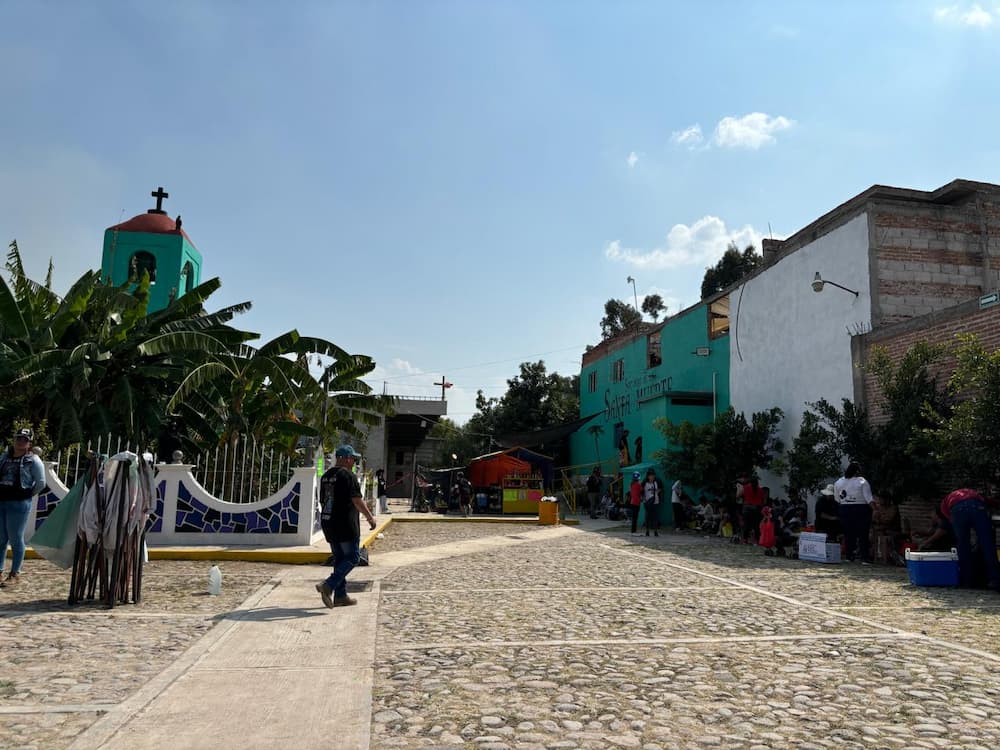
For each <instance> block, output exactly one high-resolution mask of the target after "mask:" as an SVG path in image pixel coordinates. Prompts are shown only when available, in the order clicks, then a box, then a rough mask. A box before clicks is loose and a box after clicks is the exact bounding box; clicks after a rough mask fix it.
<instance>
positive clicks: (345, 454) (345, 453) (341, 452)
mask: <svg viewBox="0 0 1000 750" xmlns="http://www.w3.org/2000/svg"><path fill="white" fill-rule="evenodd" d="M333 455H334V456H335V457H337V458H361V454H360V453H358V452H357V451H356V450H354V446H351V445H342V446H340V447H339V448H337V451H336V453H334V454H333Z"/></svg>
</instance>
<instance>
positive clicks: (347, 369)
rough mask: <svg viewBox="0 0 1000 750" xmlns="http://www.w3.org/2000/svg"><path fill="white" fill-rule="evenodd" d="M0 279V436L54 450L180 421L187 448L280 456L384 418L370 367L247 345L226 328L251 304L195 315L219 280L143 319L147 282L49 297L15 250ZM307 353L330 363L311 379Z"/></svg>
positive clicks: (341, 355) (312, 341)
mask: <svg viewBox="0 0 1000 750" xmlns="http://www.w3.org/2000/svg"><path fill="white" fill-rule="evenodd" d="M6 269H7V272H8V274H9V276H10V279H11V283H10V284H7V282H6V281H5V280H3V279H0V334H2V335H0V424H11V423H12V422H13V420H14V419H15V418H18V417H21V418H24V417H28V416H30V418H31V419H32V420H33V421H35V422H47V424H48V429H49V432H50V434H51V435H52V438H53V442H54V444H55V447H56V448H60V447H64V446H66V445H68V444H72V443H76V442H83V441H85V440H87V439H93V438H94V437H96V436H97V435H106V434H109V433H110V434H113V435H117V436H119V437H122V438H125V439H128V440H129V441H132V442H133V443H138V444H142V445H148V444H149V442H150V441H151V440H152V439H153V438H155V437H157V436H158V435H160V434H161V432H163V430H162V429H161V428H162V427H163V426H164V425H165V423H167V422H168V421H173V420H175V419H178V418H179V420H180V422H181V423H183V425H184V426H185V427H186V432H187V435H186V438H187V440H186V443H185V446H186V447H187V448H188V449H191V448H193V447H195V448H207V447H211V446H214V445H219V444H220V443H230V444H235V442H236V441H238V440H239V439H240V438H241V437H244V436H253V437H254V438H256V439H257V440H258V441H262V442H264V443H269V444H272V445H274V446H276V447H284V448H285V449H286V450H287V451H289V452H291V451H294V450H295V449H296V448H297V446H298V444H299V440H300V438H302V437H303V436H313V437H317V438H321V439H322V440H323V441H324V442H325V443H327V444H328V446H329V447H331V448H332V443H333V442H334V441H335V440H336V438H337V437H338V436H339V435H340V434H341V433H347V434H354V435H356V434H358V428H359V425H363V424H371V423H373V422H374V421H377V419H378V414H380V413H385V412H387V411H390V410H391V408H392V399H391V398H388V397H382V396H375V395H373V394H372V393H371V389H370V387H369V386H368V385H367V384H366V383H364V382H363V381H362V380H361V378H363V377H364V376H365V375H367V374H368V373H370V372H371V371H372V369H374V366H375V365H374V362H373V361H372V360H371V359H370V358H369V357H365V356H361V355H352V354H349V353H347V352H345V351H343V350H342V349H340V348H339V347H337V346H336V345H334V344H333V343H331V342H329V341H325V340H322V339H316V338H309V337H303V336H300V335H299V334H298V332H296V331H291V332H289V333H287V334H284V335H283V336H279V337H277V338H276V339H274V340H272V341H270V342H267V343H265V344H263V345H262V346H260V347H253V346H250V345H249V344H248V343H247V342H248V341H250V340H253V339H256V338H258V336H257V334H255V333H251V332H247V331H241V330H238V329H236V328H234V327H232V326H231V325H229V322H230V321H231V320H232V319H233V317H234V316H235V315H237V314H239V313H241V312H244V311H245V310H247V309H249V307H250V303H249V302H245V303H241V304H238V305H233V306H231V307H228V308H224V309H223V310H219V311H217V312H214V313H209V312H207V311H206V310H205V308H204V304H205V302H206V301H207V300H208V298H209V297H210V296H211V294H212V293H213V292H215V291H216V290H217V289H218V288H219V287H220V286H221V283H220V282H219V280H218V279H210V280H209V281H206V282H204V283H203V284H200V285H199V286H198V287H195V288H194V289H192V290H191V291H189V292H188V293H186V294H185V295H184V296H182V297H179V298H177V299H174V300H172V301H171V303H170V304H169V305H168V306H167V307H166V308H164V309H163V310H159V311H156V312H153V313H151V314H147V303H148V300H149V277H148V275H147V274H146V273H143V274H142V276H141V277H140V278H138V279H137V280H136V281H135V282H133V283H129V284H126V285H123V286H121V287H114V286H111V285H107V284H104V283H103V282H102V281H101V279H100V275H99V274H98V273H96V272H93V271H88V272H86V273H84V274H83V275H82V276H81V277H80V278H79V279H78V280H77V281H76V282H75V283H74V284H73V285H72V287H71V288H70V290H69V292H68V293H67V294H66V295H65V297H59V296H58V295H56V294H55V293H54V292H53V291H52V289H51V266H50V272H49V274H48V276H47V277H46V280H45V283H43V284H38V283H36V282H34V281H31V280H30V279H28V278H27V277H26V276H25V274H24V269H23V267H22V264H21V258H20V252H19V250H18V248H17V245H16V243H11V246H10V251H9V253H8V257H7V263H6ZM311 354H315V355H322V356H327V357H331V358H332V359H333V362H332V364H330V365H329V366H328V367H326V368H325V369H324V371H323V372H322V374H321V376H320V378H319V379H317V378H315V377H314V376H313V375H312V374H311V372H310V371H309V367H308V361H309V355H311ZM331 392H333V393H334V394H335V395H334V396H329V395H328V394H329V393H331ZM234 454H235V453H234Z"/></svg>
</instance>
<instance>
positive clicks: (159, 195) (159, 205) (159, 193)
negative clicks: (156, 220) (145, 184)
mask: <svg viewBox="0 0 1000 750" xmlns="http://www.w3.org/2000/svg"><path fill="white" fill-rule="evenodd" d="M150 195H151V196H153V197H154V198H156V208H151V209H149V211H147V212H146V213H150V214H165V213H166V211H164V210H163V199H164V198H169V197H170V193H167V192H165V191H164V190H163V188H162V187H158V188H156V190H154V191H153V192H152V193H150Z"/></svg>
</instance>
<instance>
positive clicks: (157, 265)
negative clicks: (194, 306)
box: [101, 187, 202, 313]
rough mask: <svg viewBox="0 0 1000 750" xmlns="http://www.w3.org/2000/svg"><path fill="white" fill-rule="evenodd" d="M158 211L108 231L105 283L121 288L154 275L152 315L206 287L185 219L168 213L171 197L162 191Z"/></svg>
mask: <svg viewBox="0 0 1000 750" xmlns="http://www.w3.org/2000/svg"><path fill="white" fill-rule="evenodd" d="M151 195H152V196H153V197H154V198H156V208H151V209H149V210H148V211H147V212H146V213H144V214H139V215H138V216H133V217H132V218H131V219H129V220H128V221H126V222H123V223H121V224H116V225H115V226H113V227H109V228H108V229H106V230H105V231H104V256H103V258H102V260H101V278H102V279H104V282H105V283H107V284H114V285H116V286H120V285H122V284H125V283H126V282H129V281H133V282H135V281H137V280H138V279H139V277H140V276H142V272H143V271H148V272H149V281H150V285H149V306H148V308H147V311H148V312H151V313H152V312H156V311H157V310H162V309H163V308H164V307H166V306H167V305H169V304H170V302H171V300H173V299H174V298H176V297H183V296H184V294H185V293H187V292H189V291H191V290H192V289H194V287H196V286H198V284H200V283H201V262H202V261H201V253H199V252H198V249H197V248H196V247H195V246H194V243H193V242H191V238H190V237H188V236H187V233H186V232H185V231H184V230H183V229H181V217H180V216H178V217H177V218H176V219H171V218H170V217H169V216H168V215H167V212H166V211H164V210H163V199H164V198H167V197H169V193H166V192H164V190H163V188H162V187H161V188H157V189H156V190H155V191H154V192H153V193H151Z"/></svg>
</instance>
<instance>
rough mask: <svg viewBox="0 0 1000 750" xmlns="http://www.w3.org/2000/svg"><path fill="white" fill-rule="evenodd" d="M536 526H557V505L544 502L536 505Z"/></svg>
mask: <svg viewBox="0 0 1000 750" xmlns="http://www.w3.org/2000/svg"><path fill="white" fill-rule="evenodd" d="M538 525H539V526H558V525H559V503H557V502H551V501H545V500H543V501H541V502H539V503H538Z"/></svg>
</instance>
